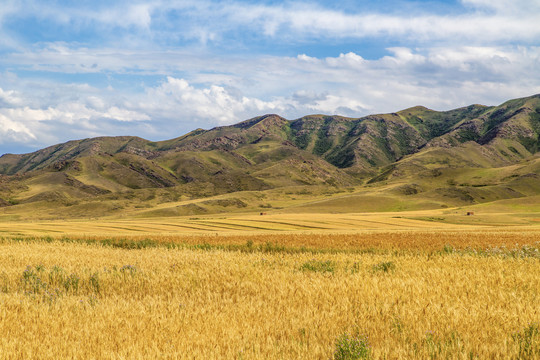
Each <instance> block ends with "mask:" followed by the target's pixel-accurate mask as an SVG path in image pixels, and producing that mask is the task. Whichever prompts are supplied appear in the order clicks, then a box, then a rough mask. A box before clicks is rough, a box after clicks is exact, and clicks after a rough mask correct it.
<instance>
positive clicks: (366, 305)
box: [0, 228, 540, 359]
mask: <svg viewBox="0 0 540 360" xmlns="http://www.w3.org/2000/svg"><path fill="white" fill-rule="evenodd" d="M535 229H536V230H535ZM149 234H150V232H148V233H147V232H145V233H143V234H139V235H136V234H133V233H131V232H124V233H122V232H119V233H118V234H117V235H118V237H116V238H111V237H107V236H105V235H99V234H97V235H96V234H94V235H92V234H91V233H87V232H84V231H83V232H81V236H80V237H73V238H68V237H66V235H65V233H59V234H58V235H57V236H49V237H39V236H36V235H31V236H30V237H22V236H17V237H13V236H6V237H4V238H3V239H2V240H0V357H1V358H5V359H29V358H36V359H53V358H54V359H57V358H72V359H89V358H95V359H98V358H99V359H101V358H108V359H128V358H129V359H149V358H159V359H168V358H173V359H174V358H178V359H332V358H334V359H370V358H371V359H430V358H431V359H492V358H493V359H495V358H500V359H503V358H504V359H506V358H515V359H519V358H522V359H537V358H540V306H538V304H540V254H539V251H540V250H539V247H540V244H539V242H538V241H539V240H538V239H539V238H540V237H539V236H538V235H539V234H540V232H539V231H538V229H537V228H528V229H517V228H516V229H507V228H476V229H468V228H460V229H458V228H451V229H447V230H443V229H439V230H433V229H428V228H421V229H416V230H414V229H412V230H411V229H407V230H384V231H383V230H380V229H379V230H378V231H375V230H364V231H358V232H356V233H339V232H336V233H331V232H320V233H298V232H296V233H294V232H291V233H288V232H284V233H282V234H279V233H276V232H273V233H256V234H255V233H253V234H250V233H220V234H218V235H216V234H213V233H212V234H210V233H208V234H171V233H167V232H163V233H159V232H156V233H154V234H153V235H152V236H150V237H148V236H149ZM109 235H110V233H109ZM347 356H348V357H347Z"/></svg>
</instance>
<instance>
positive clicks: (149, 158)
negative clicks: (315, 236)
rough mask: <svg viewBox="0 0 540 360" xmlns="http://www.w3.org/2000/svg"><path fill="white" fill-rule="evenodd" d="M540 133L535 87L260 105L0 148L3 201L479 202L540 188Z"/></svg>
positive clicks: (67, 206)
mask: <svg viewBox="0 0 540 360" xmlns="http://www.w3.org/2000/svg"><path fill="white" fill-rule="evenodd" d="M539 134H540V95H535V96H531V97H528V98H522V99H515V100H511V101H508V102H506V103H504V104H502V105H500V106H492V107H487V106H481V105H471V106H468V107H464V108H459V109H455V110H451V111H444V112H438V111H434V110H430V109H427V108H424V107H421V106H417V107H413V108H410V109H405V110H402V111H399V112H397V113H392V114H381V115H370V116H366V117H362V118H356V119H355V118H345V117H340V116H326V115H311V116H305V117H302V118H300V119H296V120H292V121H289V120H286V119H284V118H282V117H280V116H277V115H265V116H260V117H256V118H253V119H249V120H246V121H243V122H241V123H238V124H235V125H232V126H222V127H217V128H214V129H210V130H202V129H198V130H195V131H192V132H190V133H188V134H186V135H183V136H181V137H178V138H175V139H171V140H166V141H160V142H151V141H147V140H144V139H141V138H138V137H128V136H123V137H100V138H92V139H84V140H77V141H70V142H67V143H64V144H58V145H54V146H50V147H48V148H45V149H42V150H39V151H36V152H34V153H30V154H21V155H14V154H7V155H4V156H2V157H0V174H1V175H0V208H2V209H4V211H8V210H6V209H8V208H9V211H8V212H10V211H15V212H16V210H17V209H20V211H21V212H24V211H27V210H28V209H30V207H33V209H37V210H35V211H36V214H40V213H41V210H39V209H44V210H43V212H45V210H46V209H50V208H51V206H58V209H56V210H55V213H56V214H58V216H60V217H62V216H89V215H92V216H95V215H96V213H97V215H108V214H114V213H118V212H119V211H120V210H122V211H127V210H130V211H131V210H133V211H138V210H137V209H150V208H156V207H159V208H162V207H163V205H160V204H166V203H174V204H176V203H179V204H180V203H182V202H186V201H187V202H190V201H194V199H202V198H209V197H215V196H217V197H218V198H219V197H220V196H221V197H223V196H225V197H226V198H227V200H223V201H222V200H220V199H221V198H219V199H217V200H215V201H217V202H211V203H204V204H203V203H201V204H197V205H196V206H195V205H193V204H191V205H189V204H187V203H186V204H187V205H189V207H188V208H182V209H184V210H185V211H184V210H178V209H176V208H175V210H174V211H169V210H167V211H169V212H170V213H171V214H173V215H178V214H183V213H186V214H187V213H189V214H192V213H208V212H220V211H230V210H231V205H230V204H240V203H242V204H244V205H245V206H233V208H234V209H236V210H238V211H248V210H250V209H251V210H254V209H258V208H261V206H262V208H264V207H266V206H267V205H268V201H270V202H272V201H271V200H273V201H274V203H276V204H281V205H283V206H281V205H280V207H293V208H297V209H299V208H302V207H304V208H305V209H307V208H310V209H313V208H317V206H320V207H321V208H324V207H326V206H327V207H328V208H329V209H330V208H333V209H335V210H336V211H338V209H342V210H343V209H345V208H347V207H349V208H350V209H351V211H352V210H354V211H372V210H374V209H379V210H396V209H397V210H400V209H420V208H436V207H447V206H462V205H467V204H469V205H470V204H479V203H485V202H490V201H498V200H501V199H510V198H522V197H529V196H536V195H538V194H540V185H539V184H540V181H538V176H539V172H540V171H539V170H540V169H539V160H538V157H539V155H538V154H539V150H540V141H539ZM280 189H282V190H280ZM345 189H347V190H345ZM343 191H346V193H343ZM254 192H255V193H254ZM351 192H352V193H351ZM232 193H235V194H238V195H237V196H236V197H235V198H234V200H230V199H229V195H226V194H232ZM242 194H243V195H242ZM253 194H258V195H253ZM287 194H288V195H287ZM291 194H293V195H294V194H297V195H294V196H293V195H291ZM303 194H304V195H307V196H304V195H303ZM325 194H326V195H325ZM263 195H264V196H263ZM318 196H323V197H326V198H328V197H329V198H328V199H318ZM312 198H317V199H318V200H316V202H310V200H313V199H312ZM208 201H214V200H208ZM231 201H232V202H231ZM99 204H101V205H99ZM182 204H183V205H182ZM182 204H180V205H178V206H187V205H186V204H184V203H182ZM209 204H211V205H209ZM220 204H221V205H220ZM302 204H304V205H302ZM309 204H311V205H309ZM317 204H318V205H317ZM332 204H334V205H332ZM336 204H338V205H336ZM362 204H365V205H362ZM368 204H369V206H368ZM174 206H176V205H174ZM306 206H307V208H306ZM98 208H101V210H99V211H98V210H96V209H98ZM62 209H64V210H62ZM186 209H187V210H186ZM362 209H364V210H362ZM236 210H235V211H236ZM141 211H142V210H141ZM144 211H148V210H144ZM160 211H161V212H163V211H165V210H160ZM167 211H165V212H166V213H167ZM339 211H341V210H339ZM68 214H71V215H68Z"/></svg>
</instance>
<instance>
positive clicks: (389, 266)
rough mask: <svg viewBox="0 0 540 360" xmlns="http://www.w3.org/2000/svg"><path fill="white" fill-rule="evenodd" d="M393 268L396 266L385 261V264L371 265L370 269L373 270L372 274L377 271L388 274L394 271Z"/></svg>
mask: <svg viewBox="0 0 540 360" xmlns="http://www.w3.org/2000/svg"><path fill="white" fill-rule="evenodd" d="M395 268H396V265H395V264H394V263H393V262H391V261H387V262H381V263H378V264H376V265H373V268H372V269H373V272H378V271H382V272H390V271H392V270H394V269H395Z"/></svg>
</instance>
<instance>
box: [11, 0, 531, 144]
mask: <svg viewBox="0 0 540 360" xmlns="http://www.w3.org/2000/svg"><path fill="white" fill-rule="evenodd" d="M539 18H540V0H514V1H502V0H460V1H436V0H429V1H428V0H416V1H406V0H401V1H398V0H391V1H381V0H366V1H353V0H344V1H339V2H334V1H295V0H290V1H248V0H244V1H241V0H237V1H226V2H225V1H215V0H173V1H171V0H168V1H166V0H129V1H128V0H119V1H111V0H108V1H102V0H93V1H75V0H73V1H60V0H57V1H54V0H51V1H43V0H41V1H38V0H17V1H15V0H2V2H1V4H0V154H1V153H6V152H11V153H20V152H28V151H33V150H36V149H38V148H42V147H45V146H48V145H52V144H56V143H59V142H64V141H67V140H71V139H81V138H87V137H94V136H102V135H137V136H141V137H144V138H147V139H151V140H163V139H169V138H173V137H176V136H180V135H182V134H184V133H186V132H188V131H190V130H193V129H195V128H211V127H214V126H220V125H226V124H232V123H235V122H238V121H241V120H244V119H247V118H250V117H254V116H257V115H262V114H266V113H277V114H280V115H282V116H284V117H286V118H288V119H294V118H298V117H300V116H303V115H307V114H313V113H324V114H339V115H345V116H351V117H360V116H364V115H368V114H372V113H384V112H392V111H397V110H401V109H404V108H407V107H410V106H415V105H424V106H427V107H430V108H433V109H436V110H447V109H452V108H457V107H460V106H466V105H469V104H473V103H480V104H486V105H498V104H500V103H501V102H503V101H505V100H508V99H511V98H516V97H522V96H529V95H533V94H536V93H540V66H539V65H540V40H539V39H540V26H538V24H537V23H538V19H539Z"/></svg>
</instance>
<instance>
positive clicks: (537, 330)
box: [512, 323, 540, 359]
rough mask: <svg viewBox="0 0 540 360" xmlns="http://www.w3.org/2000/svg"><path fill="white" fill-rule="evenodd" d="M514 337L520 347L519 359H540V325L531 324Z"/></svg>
mask: <svg viewBox="0 0 540 360" xmlns="http://www.w3.org/2000/svg"><path fill="white" fill-rule="evenodd" d="M512 337H513V338H514V341H515V342H517V344H518V346H519V356H518V359H537V358H538V357H540V324H537V323H533V324H530V325H529V326H527V327H526V328H524V329H523V330H522V331H521V332H518V333H516V334H514V335H513V336H512Z"/></svg>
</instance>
